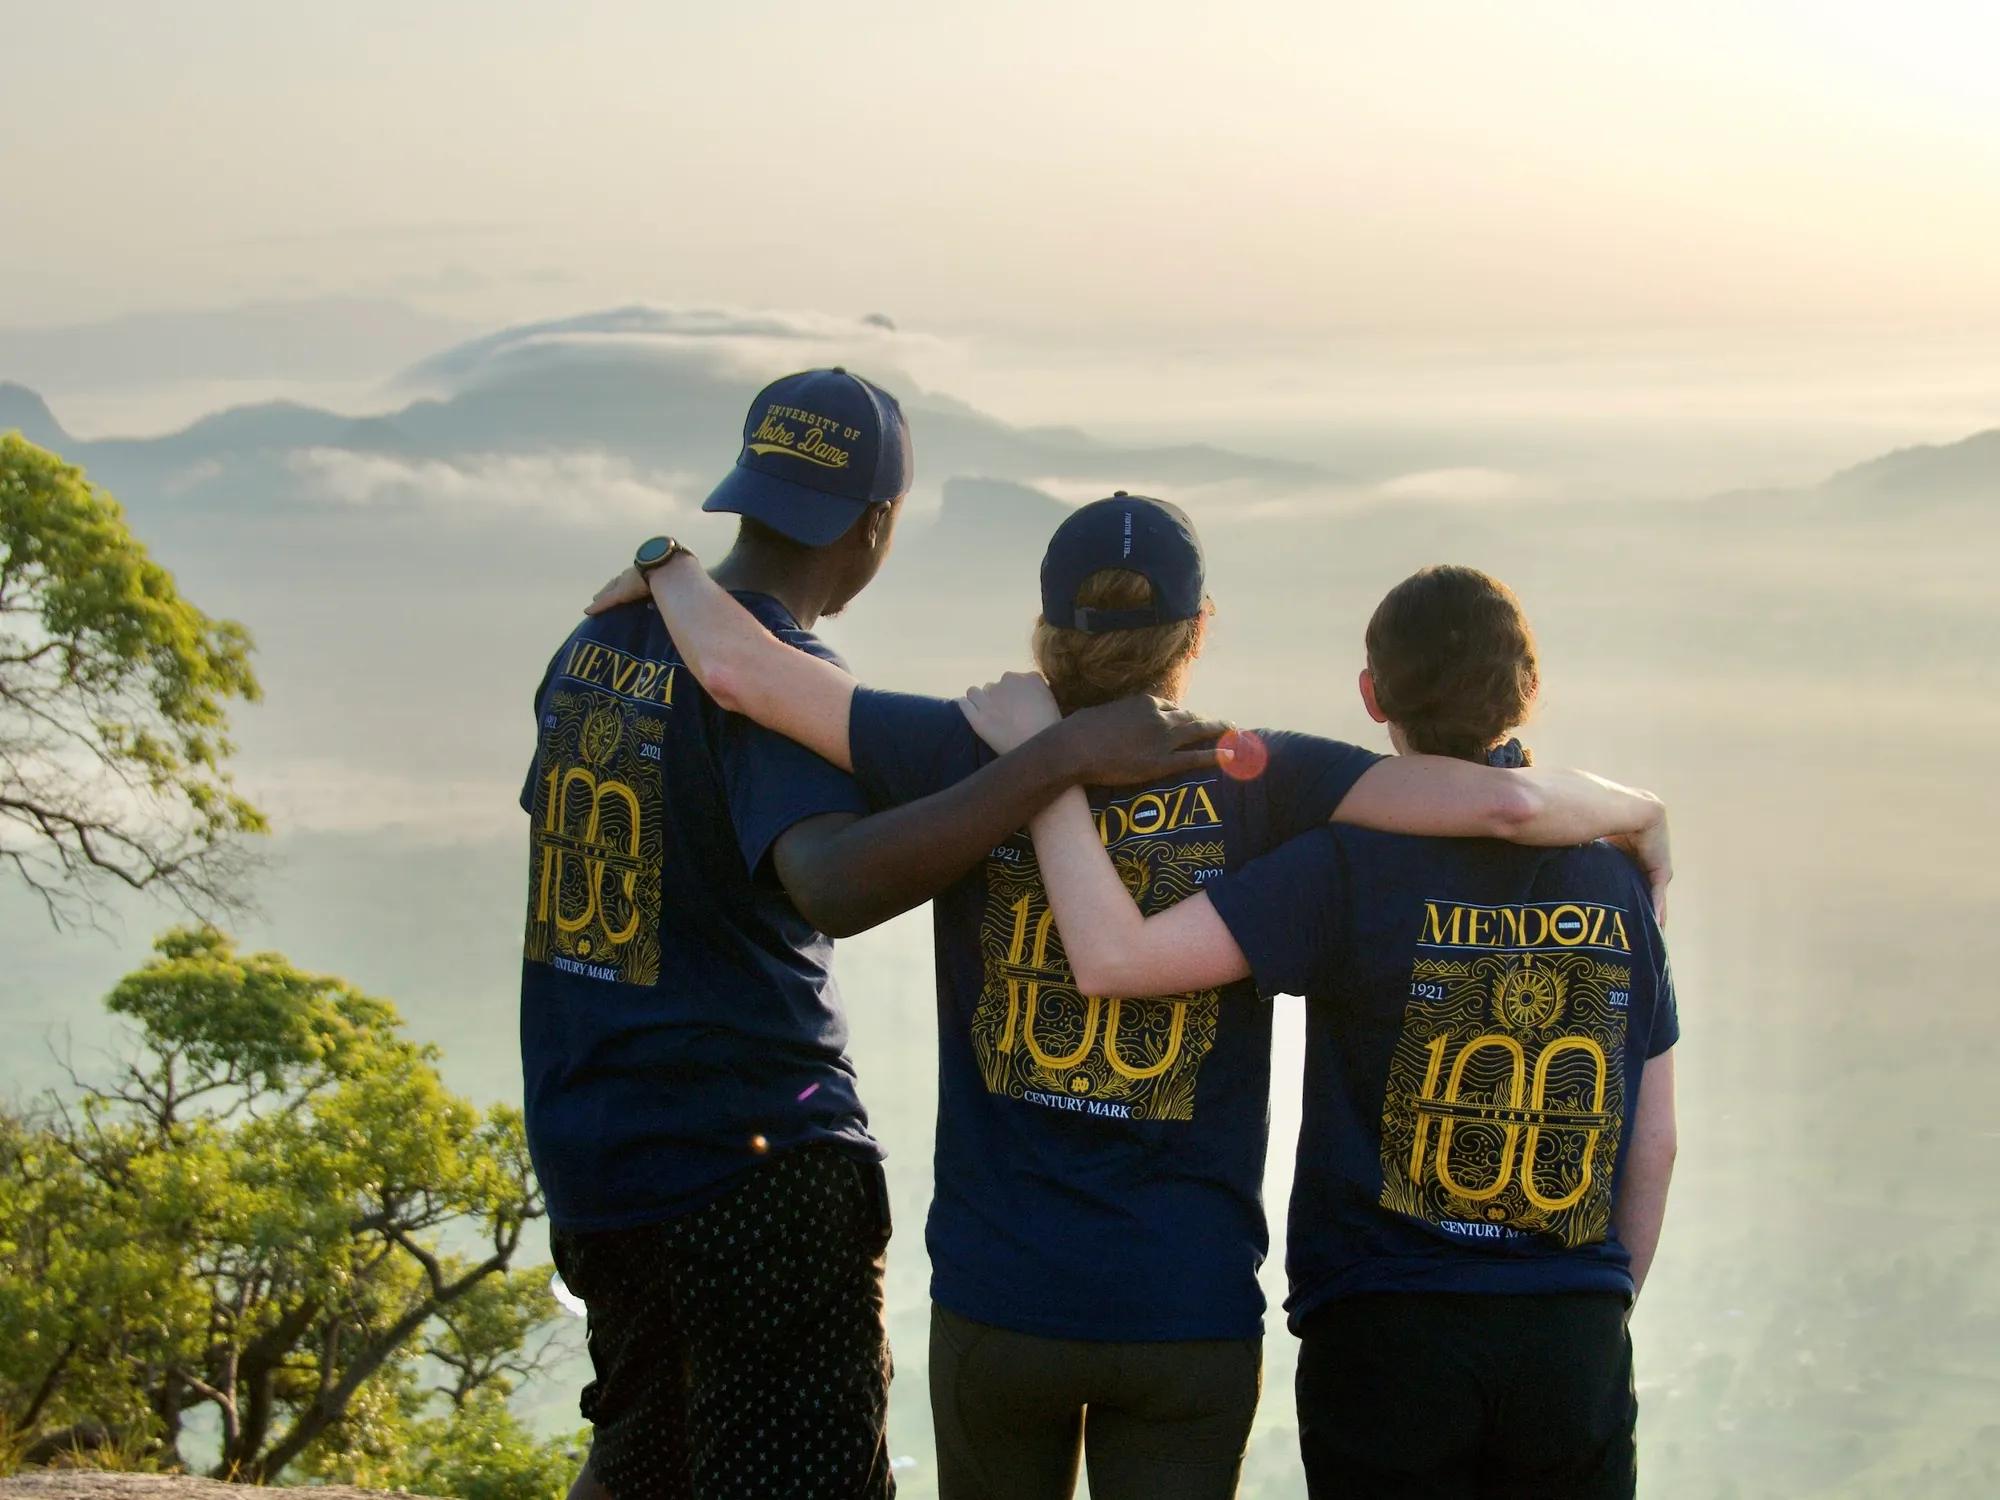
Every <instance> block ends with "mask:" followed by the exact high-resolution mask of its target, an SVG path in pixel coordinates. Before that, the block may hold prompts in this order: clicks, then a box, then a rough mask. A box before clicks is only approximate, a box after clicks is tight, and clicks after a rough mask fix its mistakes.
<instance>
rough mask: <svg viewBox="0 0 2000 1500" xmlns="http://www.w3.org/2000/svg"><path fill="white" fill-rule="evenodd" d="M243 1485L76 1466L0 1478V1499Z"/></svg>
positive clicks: (211, 1497) (206, 1497)
mask: <svg viewBox="0 0 2000 1500" xmlns="http://www.w3.org/2000/svg"><path fill="white" fill-rule="evenodd" d="M300 1493H301V1494H309V1495H311V1496H312V1497H313V1500H390V1497H386V1496H384V1495H383V1494H382V1492H381V1491H379V1490H356V1489H349V1488H348V1487H347V1486H345V1485H326V1486H323V1487H319V1486H316V1487H314V1488H312V1489H310V1490H303V1491H301V1492H300ZM244 1494H245V1490H244V1488H243V1486H241V1485H234V1484H223V1483H220V1482H219V1481H217V1480H214V1479H191V1478H188V1477H186V1476H184V1475H180V1474H93V1473H89V1472H87V1471H84V1470H79V1469H64V1470H52V1471H50V1472H48V1473H43V1474H22V1475H17V1476H16V1477H14V1478H12V1479H0V1500H14V1497H16V1496H18V1497H20V1500H243V1497H244ZM395 1500H422V1497H420V1496H410V1495H404V1496H398V1497H395Z"/></svg>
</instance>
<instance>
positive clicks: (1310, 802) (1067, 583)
mask: <svg viewBox="0 0 2000 1500" xmlns="http://www.w3.org/2000/svg"><path fill="white" fill-rule="evenodd" d="M1205 573H1206V569H1205V563H1204V559H1203V556H1202V551H1201V544H1200V542H1199V540H1198V539H1197V538H1196V536H1195V533H1194V528H1193V527H1192V525H1191V524H1190V523H1189V522H1188V519H1187V517H1186V516H1185V515H1184V514H1182V513H1181V512H1180V511H1179V510H1178V509H1177V508H1176V507H1174V506H1172V505H1169V504H1167V503H1165V502H1163V501H1158V500H1153V499H1148V498H1146V497H1143V496H1136V495H1127V494H1124V493H1123V492H1121V493H1119V494H1116V495H1113V496H1111V497H1110V498H1108V499H1105V500H1100V501H1097V502H1095V503H1093V504H1091V505H1086V506H1084V507H1082V508H1081V509H1079V510H1077V511H1076V512H1074V513H1073V514H1071V515H1070V516H1068V517H1067V518H1066V519H1065V520H1064V521H1063V523H1062V524H1061V525H1060V526H1059V527H1058V528H1057V530H1056V532H1055V535H1054V536H1053V537H1052V538H1051V539H1050V542H1049V546H1048V551H1047V554H1046V556H1045V558H1044V560H1043V563H1042V570H1041V582H1042V609H1041V619H1040V620H1039V621H1038V622H1037V624H1036V627H1035V637H1034V646H1035V657H1036V661H1037V664H1038V665H1039V666H1040V667H1041V669H1042V671H1043V673H1044V674H1045V675H1046V676H1047V678H1048V682H1049V688H1050V689H1052V690H1053V693H1054V696H1055V698H1056V700H1057V702H1058V704H1059V705H1060V707H1061V708H1062V710H1063V711H1064V714H1065V717H1064V718H1062V720H1061V721H1060V723H1059V724H1057V725H1056V726H1055V727H1054V728H1052V729H1049V730H1046V731H1044V735H1045V736H1046V735H1050V734H1056V733H1059V732H1064V731H1068V732H1070V733H1081V732H1084V731H1083V729H1082V726H1086V725H1088V724H1090V723H1091V722H1092V720H1093V719H1094V718H1095V717H1096V716H1100V715H1105V714H1108V713H1113V712H1116V711H1119V710H1121V709H1125V708H1127V707H1129V706H1130V705H1132V704H1134V703H1136V702H1147V701H1150V700H1149V699H1144V698H1136V699H1135V698H1134V697H1132V696H1130V695H1134V694H1155V695H1158V696H1159V697H1160V698H1165V699H1168V700H1175V699H1178V698H1179V697H1180V696H1181V694H1182V691H1183V689H1184V688H1185V686H1186V683H1187V678H1188V673H1189V669H1190V668H1191V666H1192V664H1193V662H1194V659H1195V658H1196V656H1197V655H1198V654H1199V653H1200V649H1201V644H1202V639H1203V635H1204V633H1205V630H1206V626H1207V618H1208V614H1209V606H1208V596H1207V590H1206V581H1205ZM641 587H650V590H651V593H652V596H653V598H654V600H655V601H656V602H657V603H658V604H659V606H660V608H661V610H662V612H663V613H664V615H665V616H666V618H667V620H668V621H669V623H670V625H671V628H672V629H673V632H674V636H675V639H676V641H677V642H678V643H679V644H680V647H681V649H682V651H683V653H684V659H685V660H686V662H687V663H688V666H689V668H690V670H691V671H693V672H694V673H696V674H697V675H698V676H699V677H700V678H701V679H702V681H703V683H704V684H705V685H706V687H707V688H708V690H709V691H710V692H711V693H713V694H714V695H715V696H717V697H718V698H719V699H721V700H723V701H724V702H725V703H726V704H727V705H728V706H730V707H732V708H734V709H737V710H739V711H741V712H742V713H745V714H747V715H749V716H750V717H752V718H754V719H756V720H757V721H758V722H760V723H763V724H765V725H767V726H770V727H772V728H776V729H779V730H782V731H783V732H784V733H786V734H788V735H791V736H793V737H795V738H796V739H798V740H799V741H800V743H801V744H803V745H806V746H809V747H810V748H812V749H813V750H815V751H817V752H818V753H819V754H821V755H823V756H825V757H826V758H827V759H828V760H829V761H832V762H834V763H836V764H839V765H843V766H848V765H851V766H852V767H853V769H854V772H855V775H856V778H857V780H858V781H859V783H860V784H861V786H862V787H863V789H864V790H865V791H866V793H867V795H868V800H869V802H870V804H871V805H873V806H875V807H877V808H881V809H887V810H886V811H881V812H878V813H876V814H875V816H874V817H873V818H871V819H869V820H867V821H866V822H864V823H862V824H860V825H857V826H858V827H861V828H866V827H867V826H868V825H869V823H873V822H878V821H882V820H885V819H893V818H896V817H899V816H902V815H904V814H906V813H908V812H910V811H911V810H912V809H913V808H920V807H925V806H929V805H931V804H932V803H934V802H935V801H936V800H937V799H938V798H940V797H949V796H952V795H955V794H967V795H970V794H974V793H975V792H977V793H979V794H981V795H984V793H983V789H982V778H988V777H991V776H992V774H993V772H994V771H995V770H996V769H999V768H1001V767H1004V766H1006V764H1007V762H1008V760H1009V759H1011V758H1012V757H1013V756H1017V755H1020V754H1022V753H1023V751H1025V750H1027V749H1029V748H1031V746H1032V745H1034V744H1035V743H1038V742H1039V738H1040V737H1038V740H1037V741H1031V742H1029V745H1024V746H1022V747H1020V748H1018V749H1016V750H1014V751H1013V752H1012V753H1011V754H1010V755H1009V756H1007V757H1003V758H1000V759H998V760H996V759H995V757H994V753H993V752H992V751H991V750H989V749H988V748H987V747H986V746H985V745H984V744H982V743H981V742H980V740H979V739H978V737H977V736H976V735H975V734H974V733H973V731H972V729H971V726H970V725H969V724H968V722H967V720H966V718H965V716H964V714H963V713H962V712H961V709H960V707H959V705H958V704H957V703H955V702H953V701H952V700H950V699H939V698H926V697H921V696H917V695H912V694H904V693H884V692H877V691H874V690H872V689H869V688H867V687H864V686H860V685H858V684H857V683H856V682H855V681H854V680H853V678H852V677H850V676H849V675H848V674H847V673H846V672H844V671H842V670H841V669H840V668H839V667H838V666H837V665H835V664H833V663H830V662H827V661H824V660H818V659H812V658H808V657H804V656H802V655H800V654H799V653H796V652H786V651H783V650H782V649H781V648H778V647H776V646H774V645H773V644H772V642H771V641H770V638H769V636H768V634H767V633H766V632H765V631H763V630H762V629H760V628H759V627H758V626H757V624H756V622H755V621H754V620H752V619H751V618H750V617H749V616H748V615H747V614H745V612H744V611H743V610H742V609H741V608H739V607H738V606H737V605H736V604H735V603H734V602H732V601H731V600H730V598H729V597H728V595H727V594H726V593H724V592H723V591H722V590H721V589H719V588H717V587H716V586H715V585H714V583H712V582H711V581H710V580H709V579H708V578H706V577H705V576H704V575H703V574H702V573H701V571H700V569H699V568H698V567H696V566H694V565H693V564H692V563H688V562H681V563H678V564H672V565H669V566H666V567H662V568H660V569H657V570H655V571H654V572H653V573H652V574H651V576H650V579H649V580H647V582H646V583H645V584H641V582H640V581H639V580H638V579H637V578H636V576H634V575H630V574H628V575H626V576H625V577H624V578H622V579H620V580H619V581H617V582H616V583H614V584H613V586H612V587H611V588H610V589H608V590H607V591H606V593H605V594H604V595H602V596H600V601H599V603H598V604H596V605H593V608H599V607H604V606H605V605H608V604H614V603H615V602H616V601H618V600H622V599H630V598H632V597H634V596H635V595H636V594H637V591H638V590H639V589H640V588H641ZM1241 743H1242V745H1243V747H1244V749H1243V750H1242V752H1240V753H1239V754H1238V756H1237V757H1236V759H1235V760H1234V761H1232V763H1231V765H1230V767H1229V768H1227V769H1228V770H1229V771H1230V772H1231V773H1232V774H1224V771H1223V770H1219V769H1218V768H1217V767H1216V766H1214V765H1208V764H1187V765H1183V766H1179V767H1175V768H1172V769H1169V770H1167V771H1165V772H1164V774H1159V775H1149V776H1144V777H1129V776H1118V775H1111V774H1093V773H1090V772H1085V773H1084V774H1083V776H1082V777H1081V778H1080V779H1081V780H1082V781H1083V782H1084V783H1085V784H1087V785H1089V786H1090V788H1091V791H1090V803H1091V807H1092V810H1093V814H1094V817H1095V819H1096V823H1097V826H1098V830H1099V833H1100V836H1101V838H1102V840H1103V842H1104V844H1105V846H1106V848H1107V850H1108V851H1109V852H1110V854H1111V856H1112V858H1113V859H1114V860H1115V861H1116V863H1117V865H1118V867H1119V870H1120V872H1121V874H1122V875H1123V876H1124V878H1125V880H1126V882H1127V884H1128V888H1129V889H1131V890H1132V891H1133V892H1134V894H1135V895H1136V896H1137V898H1138V900H1139V901H1140V902H1141V904H1142V905H1143V906H1144V907H1145V909H1147V910H1148V911H1155V910H1160V909H1163V908H1165V907H1168V906H1171V905H1173V904H1174V903H1176V902H1178V901H1180V900H1182V899H1184V898H1186V897H1188V896H1190V895H1192V894H1194V893H1195V892H1196V891H1198V890H1200V889H1202V888H1203V887H1204V886H1205V885H1206V884H1207V883H1208V882H1210V881H1211V880H1214V879H1216V878H1219V877H1220V876H1221V875H1222V874H1223V873H1224V872H1225V871H1226V870H1233V869H1235V868H1236V867H1238V866H1239V865H1241V864H1242V863H1244V862H1246V861H1248V860H1249V859H1251V858H1253V857H1255V856H1257V855H1258V854H1261V853H1263V852H1265V851H1267V850H1270V849H1273V848H1275V847H1277V845H1279V844H1281V843H1283V842H1284V841H1285V840H1287V839H1288V838H1290V837H1292V836H1293V835H1294V834H1297V833H1301V832H1305V831H1307V830H1309V829H1312V828H1315V827H1319V826H1321V825H1323V824H1324V823H1325V822H1326V821H1327V820H1328V819H1330V818H1335V817H1338V818H1340V819H1342V820H1345V821H1352V822H1359V823H1364V824H1369V825H1371V826H1377V827H1385V828H1390V829H1398V830H1404V831H1410V832H1429V833H1475V832H1478V833H1497V834H1501V835H1503V836H1508V837H1513V838H1517V839H1521V840H1524V841H1530V842H1553V843H1562V842H1572V841H1575V840H1577V839H1581V838H1585V837H1589V836H1592V835H1594V834H1597V833H1604V832H1613V831H1619V830H1621V829H1629V828H1632V827H1635V826H1638V825H1639V823H1640V822H1641V820H1643V819H1646V818H1651V817H1653V816H1654V815H1656V813H1657V805H1656V804H1653V803H1651V802H1649V801H1647V800H1645V799H1642V798H1637V797H1633V796H1631V795H1629V794H1623V793H1621V792H1619V791H1617V790H1616V789H1607V788H1606V787H1604V786H1603V785H1602V784H1599V783H1595V782H1593V781H1591V780H1589V779H1587V778H1582V777H1578V776H1576V775H1574V773H1561V772H1557V773H1547V772H1536V771H1531V772H1526V773H1523V772H1503V771H1497V770H1493V769H1490V768H1486V767H1476V766H1472V765H1469V764H1465V763H1462V762H1456V761H1448V760H1443V759H1441V758H1437V757H1420V758H1417V759H1414V760H1413V759H1409V758H1400V759H1398V760H1393V761H1390V760H1384V759H1383V758H1382V757H1380V756H1377V755H1374V754H1372V753H1370V752H1367V751H1364V750H1360V749H1357V748H1355V747H1354V746H1351V745H1344V744H1340V743H1338V742H1336V741H1332V740H1325V739H1320V738H1318V737H1316V736H1312V735H1300V734H1289V733H1283V732H1275V733H1269V734H1265V735H1262V736H1258V737H1256V738H1254V739H1249V738H1245V739H1243V740H1242V741H1241ZM1253 747H1254V748H1255V752H1256V753H1254V754H1253V753H1251V749H1252V748H1253ZM1252 771H1254V772H1255V774H1249V773H1250V772H1252ZM1524 774H1525V775H1527V776H1529V777H1530V778H1531V779H1530V780H1528V781H1521V780H1520V779H1519V778H1520V777H1521V776H1522V775H1524ZM932 873H935V872H932ZM933 917H934V929H935V938H936V947H937V971H938V992H937V1000H938V1047H939V1066H938V1119H937V1143H936V1172H935V1184H936V1188H935V1195H934V1198H933V1202H932V1206H931V1212H930V1219H929V1223H928V1226H927V1242H928V1246H929V1250H930V1258H931V1266H932V1282H931V1293H932V1300H933V1311H932V1323H931V1344H930V1385H931V1411H932V1416H933V1420H934V1422H935V1423H936V1430H937V1444H938V1464H939V1489H940V1495H941V1496H942V1497H943V1500H1066V1497H1067V1496H1069V1495H1070V1493H1071V1492H1072V1490H1073V1489H1074V1487H1075V1483H1076V1475H1077V1471H1078V1467H1079V1465H1080V1464H1081V1463H1085V1462H1087V1463H1088V1465H1089V1469H1090V1487H1091V1493H1092V1495H1093V1496H1095V1497H1097V1500H1224V1497H1227V1496H1229V1495H1232V1494H1233V1493H1234V1492H1235V1488H1236V1483H1237V1477H1238V1473H1239V1470H1240V1467H1241V1463H1242V1457H1243V1451H1244V1445H1245V1443H1246V1441H1247V1439H1248V1436H1249V1432H1250V1426H1251V1422H1252V1419H1253V1417H1254V1414H1255V1411H1256V1406H1257V1399H1258V1391H1259V1384H1260V1369H1261V1349H1262V1331H1263V1309H1264V1303H1263V1297H1262V1294H1261V1293H1260V1291H1259V1289H1258V1284H1257V1268H1258V1266H1259V1264H1260V1263H1261V1262H1262V1260H1263V1257H1264V1253H1265V1249H1266V1246H1267V1234H1266V1229H1265V1223H1264V1214H1263V1205H1262V1201H1261V1186H1262V1179H1263V1169H1264V1154H1265V1146H1266V1138H1267V1135H1268V1129H1269V1090H1270V1050H1271V1049H1270V1041H1271V1019H1270V1010H1269V1008H1268V1007H1266V1006H1264V1005H1262V1004H1260V1003H1259V1002H1258V1000H1257V997H1256V994H1255V992H1254V990H1252V989H1251V988H1250V987H1248V986H1245V985H1238V986H1233V987H1227V988H1220V989H1209V990H1204V991H1201V992H1198V993H1194V994H1185V995H1173V996H1166V997H1161V998H1156V999H1132V1000H1123V1001H1116V1002H1107V1001H1104V1000H1102V999H1100V998H1098V997H1094V996H1090V995H1087V994H1084V993H1082V992H1081V991H1080V990H1079V989H1078V988H1077V986H1076V984H1075V981H1074V977H1073V976H1072V974H1071V973H1070V970H1069V965H1068V963H1067V961H1066V959H1065V958H1064V955H1063V947H1062V941H1061V938H1060V936H1059V934H1057V932H1056V931H1055V926H1054V920H1053V917H1052V916H1051V914H1050V911H1049V905H1048V899H1047V895H1046V893H1045V892H1044V890H1043V888H1042V882H1041V877H1040V873H1039V869H1038V867H1037V863H1036V857H1035V850H1034V846H1033V844H1032V843H1031V842H1030V840H1029V838H1028V836H1027V834H1026V832H1025V831H1023V830H1022V829H1021V828H1020V827H1018V826H1009V827H1007V828H1005V829H1004V830H1003V831H1002V832H1001V833H1000V834H998V835H997V836H996V837H995V838H994V840H993V841H992V844H991V845H990V847H989V848H988V850H987V851H985V852H984V857H983V858H982V859H981V860H979V861H978V862H977V864H976V865H974V866H973V867H971V868H969V869H967V870H965V871H964V872H963V873H962V874H961V875H959V876H957V877H955V878H952V879H950V880H949V881H948V882H946V883H945V884H944V885H943V886H942V887H941V888H940V889H939V892H938V895H937V898H936V901H935V904H934V907H933Z"/></svg>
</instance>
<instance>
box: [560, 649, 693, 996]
mask: <svg viewBox="0 0 2000 1500" xmlns="http://www.w3.org/2000/svg"><path fill="white" fill-rule="evenodd" d="M673 677H674V668H673V665H672V664H671V663H664V662H649V661H641V660H640V659H639V658H637V657H632V656H628V655H627V654H625V653H624V652H621V651H616V650H613V649H612V648H611V647H608V646H604V645H600V644H598V643H596V642H590V641H582V642H577V643H576V644H574V645H573V646H572V647H571V648H570V652H569V655H568V656H567V657H566V658H565V661H564V672H563V675H562V677H561V678H559V679H558V681H557V682H556V683H555V684H554V685H553V686H552V687H551V688H550V691H549V693H548V696H547V698H546V699H545V701H544V702H543V705H542V737H541V749H540V753H539V755H538V757H537V760H536V765H535V772H536V785H535V805H534V814H533V829H534V832H533V835H532V839H533V872H534V873H533V877H532V881H531V884H530V888H529V893H528V932H527V943H526V949H525V951H526V955H527V957H528V958H529V959H530V960H533V961H536V962H541V963H547V964H550V965H552V966H553V967H555V968H557V969H560V970H563V971H564V972H566V973H571V974H579V975H582V976H583V977H585V978H589V979H601V980H611V981H616V982H619V983H623V984H654V983H657V982H658V980H659V977H660V868H661V861H662V859H663V857H664V852H665V827H664V825H663V824H662V822H661V787H660V780H661V767H660V761H661V742H662V739H663V737H664V734H665V727H666V726H665V721H664V719H663V717H662V712H663V710H666V709H668V708H670V707H671V705H672V702H673Z"/></svg>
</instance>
